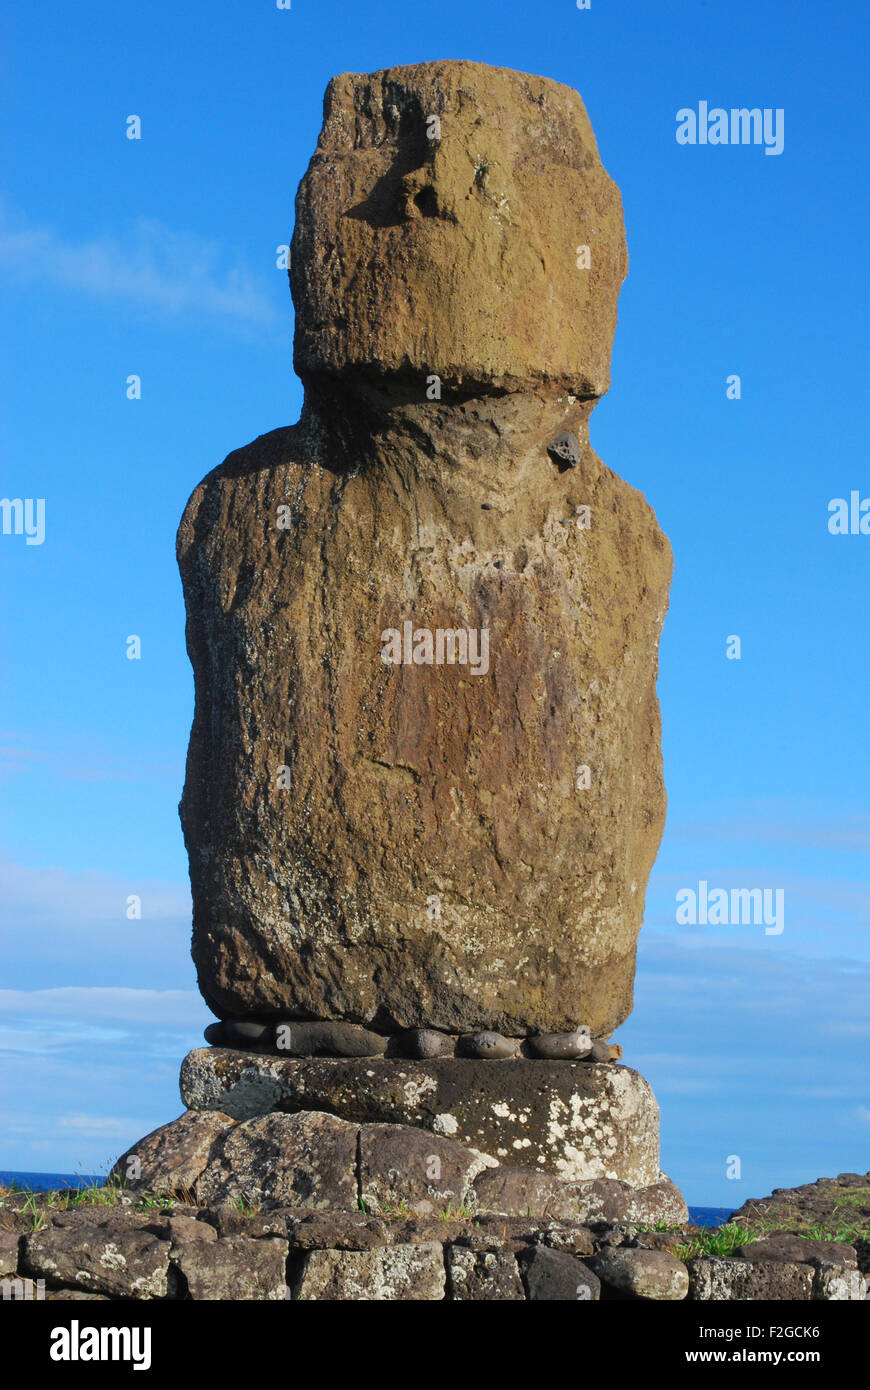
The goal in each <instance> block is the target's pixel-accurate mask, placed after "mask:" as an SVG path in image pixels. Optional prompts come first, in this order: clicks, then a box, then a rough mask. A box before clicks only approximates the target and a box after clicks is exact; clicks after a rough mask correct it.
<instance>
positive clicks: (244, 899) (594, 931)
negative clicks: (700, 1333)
mask: <svg viewBox="0 0 870 1390" xmlns="http://www.w3.org/2000/svg"><path fill="white" fill-rule="evenodd" d="M626 269H627V257H626V249H625V238H624V230H623V219H622V209H621V201H620V196H619V192H618V190H617V188H616V186H615V185H614V183H613V182H612V181H611V179H610V178H609V177H608V175H607V174H606V173H605V171H604V169H603V167H602V165H601V162H600V159H599V156H598V151H597V147H596V143H595V139H594V136H593V133H592V129H591V127H590V124H589V120H588V118H587V116H586V112H585V110H584V107H583V103H582V101H581V100H580V97H579V96H578V94H577V93H576V92H574V91H572V90H571V89H570V88H568V87H564V86H561V85H559V84H558V83H555V82H551V81H549V80H547V79H545V78H540V77H530V76H526V75H525V74H521V73H517V72H511V71H506V70H504V69H499V68H491V67H487V66H484V65H483V64H479V63H468V62H439V63H424V64H420V65H418V66H413V67H401V68H393V69H389V70H387V71H384V72H379V73H375V74H373V75H366V76H360V75H356V74H344V75H342V76H340V77H337V78H335V79H334V80H333V81H332V82H331V83H330V85H329V89H328V91H327V94H326V101H325V112H324V123H323V130H322V132H321V136H320V140H319V143H318V146H317V150H316V151H315V154H314V156H313V158H312V160H311V164H310V166H309V169H308V172H307V173H306V175H305V177H304V179H303V180H302V184H301V186H300V189H299V193H298V196H297V200H296V230H295V234H294V238H293V244H292V252H291V270H290V281H291V287H292V292H293V299H294V302H295V306H296V338H295V366H296V370H297V372H298V374H299V376H300V377H301V379H302V381H303V383H304V386H305V404H304V408H303V412H302V417H301V419H300V422H299V423H298V424H297V425H295V426H292V427H290V428H286V429H278V430H274V431H272V432H271V433H269V434H266V435H263V436H261V437H260V438H259V439H257V440H255V441H254V443H253V444H250V445H248V446H247V447H246V448H243V449H239V450H237V451H236V452H234V453H232V454H230V456H229V457H228V458H227V460H226V461H225V463H224V464H223V465H222V466H221V467H220V468H218V469H216V470H215V471H214V472H213V473H211V474H210V475H209V476H208V477H207V478H206V479H205V480H204V481H203V482H202V483H201V484H200V485H199V487H197V488H196V490H195V492H194V493H193V496H192V498H191V500H190V502H189V504H188V507H187V510H186V512H185V514H184V519H183V521H182V523H181V528H180V532H179V542H178V553H179V561H180V565H181V572H182V576H183V581H184V592H185V599H186V604H187V613H188V627H187V632H188V647H189V652H190V657H191V661H192V663H193V667H194V672H195V677H196V713H195V718H194V723H193V731H192V735H191V741H190V752H189V758H188V768H187V781H186V785H185V790H184V797H183V801H182V807H181V811H182V820H183V825H184V833H185V839H186V843H187V848H188V852H189V856H190V872H191V881H192V886H193V901H194V942H193V953H194V958H195V961H196V965H197V970H198V975H199V983H200V988H201V990H202V993H203V995H204V997H205V999H206V1000H207V1002H208V1004H209V1005H210V1007H211V1008H212V1009H213V1011H214V1012H215V1013H216V1014H217V1015H218V1017H219V1018H220V1019H221V1020H227V1021H228V1022H229V1024H230V1025H231V1026H232V1025H233V1024H235V1025H237V1026H238V1027H240V1028H241V1029H242V1034H239V1033H237V1034H236V1036H237V1037H238V1036H242V1035H243V1032H244V1027H245V1026H248V1027H249V1029H250V1030H251V1034H250V1035H251V1037H255V1036H256V1035H257V1029H258V1028H268V1027H270V1026H271V1025H272V1024H275V1023H277V1022H278V1021H282V1020H283V1021H285V1022H286V1021H290V1022H291V1023H293V1022H295V1021H307V1022H308V1023H310V1024H312V1025H314V1024H317V1025H318V1026H322V1025H327V1024H341V1025H342V1026H346V1025H357V1026H362V1027H363V1028H365V1029H367V1030H369V1031H370V1032H371V1033H374V1034H377V1035H379V1036H380V1037H381V1038H382V1039H385V1040H386V1041H385V1043H384V1045H385V1046H386V1045H387V1044H388V1043H389V1041H390V1039H391V1038H394V1037H396V1036H397V1035H400V1034H402V1033H403V1031H404V1030H409V1029H426V1030H435V1031H436V1032H441V1033H443V1034H445V1035H447V1036H448V1037H453V1036H456V1035H463V1034H468V1033H470V1032H474V1031H475V1030H490V1031H492V1032H495V1033H498V1034H499V1035H501V1037H502V1040H504V1039H507V1040H508V1042H509V1043H510V1042H511V1040H513V1043H512V1046H514V1047H518V1046H519V1041H518V1040H521V1039H526V1040H527V1041H526V1043H524V1044H523V1047H526V1046H527V1045H528V1044H531V1045H532V1046H533V1047H534V1038H535V1037H536V1036H539V1035H541V1034H544V1035H546V1034H554V1033H562V1032H565V1031H568V1032H570V1031H572V1030H576V1029H577V1028H578V1027H579V1026H580V1025H584V1026H586V1027H587V1028H588V1029H589V1038H590V1040H591V1039H599V1040H600V1039H606V1038H608V1037H609V1035H610V1033H611V1032H612V1030H613V1029H614V1028H615V1027H616V1026H617V1025H619V1024H620V1023H621V1022H622V1021H623V1020H624V1019H625V1018H626V1017H627V1015H628V1014H629V1012H630V1010H631V1006H632V990H633V977H634V970H635V947H636V940H637V935H638V931H639V929H640V925H641V920H642V915H643V906H644V894H645V889H646V883H647V877H648V874H649V871H650V868H651V865H652V863H653V859H654V857H655V854H656V852H657V849H658V845H659V840H660V837H661V833H662V827H663V821H664V810H665V797H664V788H663V783H662V769H661V750H660V722H659V710H658V703H657V699H656V689H655V685H656V673H657V659H658V641H659V635H660V632H661V626H662V621H663V618H664V613H665V609H666V605H667V594H668V585H669V581H670V574H671V554H670V549H669V546H668V543H667V541H666V539H665V537H664V536H663V534H662V532H661V531H660V530H659V527H658V525H657V523H656V519H655V516H654V515H653V512H652V510H651V509H650V507H649V506H648V504H647V502H646V501H645V499H644V498H643V497H642V496H641V494H640V493H638V492H636V491H635V490H634V489H633V488H631V487H630V486H629V485H628V484H627V483H625V482H623V481H622V479H620V478H619V477H617V476H616V475H615V474H614V473H612V472H611V471H610V469H609V468H607V467H606V466H605V464H604V463H602V462H601V460H600V459H599V458H598V457H597V455H596V454H595V453H594V452H593V450H592V448H591V446H590V443H589V417H590V415H591V412H592V410H593V407H594V405H595V402H596V401H597V400H598V398H599V397H600V396H602V395H603V394H604V392H605V391H606V390H607V387H608V384H609V359H610V350H611V344H612V339H613V334H614V329H615V325H616V306H617V297H618V294H619V289H620V285H621V284H622V281H623V279H624V276H625V273H626ZM351 1032H352V1030H351ZM312 1036H314V1035H313V1034H312ZM317 1036H319V1037H322V1036H323V1033H322V1027H321V1033H320V1034H318V1035H317ZM330 1036H332V1037H333V1038H334V1037H336V1036H339V1034H336V1033H335V1032H334V1031H333V1034H331V1035H330ZM341 1036H344V1035H341ZM348 1036H349V1034H348ZM498 1045H499V1046H501V1044H498ZM590 1045H591V1041H590ZM487 1046H489V1047H490V1048H493V1047H496V1044H495V1043H492V1042H490V1043H488V1044H487V1043H481V1044H480V1048H481V1049H482V1050H481V1051H480V1052H479V1055H481V1056H486V1055H490V1054H488V1053H487V1052H486V1047H487ZM563 1047H564V1045H563ZM327 1050H329V1049H328V1048H327ZM333 1050H337V1051H340V1050H341V1048H340V1047H338V1046H336V1047H335V1048H333ZM350 1050H351V1051H352V1050H353V1048H352V1047H351V1049H350ZM373 1050H375V1049H373ZM491 1055H494V1056H501V1055H506V1054H504V1053H503V1052H498V1051H497V1050H496V1051H495V1052H492V1053H491ZM545 1055H546V1054H545ZM554 1055H568V1056H571V1055H579V1054H578V1053H577V1051H576V1049H575V1051H574V1052H573V1053H572V1052H570V1051H568V1052H567V1053H566V1052H564V1050H563V1053H561V1054H559V1053H558V1052H557V1053H556V1054H554Z"/></svg>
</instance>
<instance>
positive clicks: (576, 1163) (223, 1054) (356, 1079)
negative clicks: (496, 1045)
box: [181, 1048, 661, 1187]
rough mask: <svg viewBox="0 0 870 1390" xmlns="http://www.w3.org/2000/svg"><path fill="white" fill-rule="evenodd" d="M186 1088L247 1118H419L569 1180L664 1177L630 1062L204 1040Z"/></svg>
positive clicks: (205, 1103)
mask: <svg viewBox="0 0 870 1390" xmlns="http://www.w3.org/2000/svg"><path fill="white" fill-rule="evenodd" d="M181 1093H182V1097H183V1099H184V1101H185V1104H187V1105H189V1106H191V1107H192V1108H194V1109H199V1110H209V1109H214V1110H220V1111H222V1112H223V1113H225V1114H227V1115H232V1116H235V1117H236V1118H237V1119H246V1118H248V1117H250V1116H252V1115H262V1114H265V1113H267V1112H269V1111H273V1110H287V1111H295V1110H302V1109H304V1110H322V1111H328V1112H329V1113H331V1114H334V1115H341V1116H343V1117H344V1118H345V1119H348V1120H354V1121H357V1122H360V1123H374V1122H383V1123H388V1124H410V1125H416V1126H419V1127H422V1128H424V1129H428V1130H432V1131H433V1132H434V1133H436V1134H442V1135H444V1136H445V1137H447V1138H450V1139H453V1140H455V1141H456V1142H457V1143H458V1144H462V1145H464V1146H465V1147H466V1148H470V1149H478V1150H480V1151H481V1152H482V1153H487V1154H490V1155H491V1156H492V1157H493V1158H496V1159H498V1160H499V1161H500V1162H509V1163H519V1164H522V1165H523V1166H524V1167H530V1168H535V1169H541V1170H542V1171H543V1172H549V1173H553V1174H555V1175H556V1176H557V1177H561V1178H564V1179H566V1180H568V1181H587V1180H592V1179H595V1178H612V1179H617V1180H619V1181H621V1182H625V1183H628V1184H629V1185H630V1186H632V1187H648V1186H650V1185H652V1184H655V1183H658V1182H659V1181H660V1178H661V1173H660V1168H659V1112H658V1106H657V1104H656V1100H655V1097H654V1096H653V1093H652V1091H651V1089H650V1087H649V1085H648V1083H647V1082H646V1081H645V1080H644V1078H643V1077H642V1076H640V1075H639V1073H638V1072H635V1071H632V1070H631V1068H629V1067H624V1066H612V1065H607V1066H602V1065H591V1064H589V1063H587V1062H547V1063H544V1062H536V1061H526V1060H524V1059H516V1060H512V1061H504V1062H499V1063H497V1064H493V1065H490V1064H489V1063H486V1062H478V1061H472V1060H464V1059H462V1058H456V1057H445V1058H433V1059H431V1060H429V1061H425V1062H417V1061H407V1062H404V1061H397V1060H395V1059H389V1058H388V1059H384V1058H380V1057H372V1058H369V1059H366V1060H361V1059H360V1060H353V1059H339V1058H328V1059H327V1058H323V1059H318V1058H314V1059H310V1060H293V1059H291V1058H286V1059H285V1058H278V1057H268V1056H258V1055H254V1054H250V1053H244V1052H233V1051H229V1050H223V1049H216V1048H197V1049H196V1050H195V1051H193V1052H191V1053H189V1054H188V1056H187V1057H186V1058H185V1060H184V1063H183V1065H182V1069H181Z"/></svg>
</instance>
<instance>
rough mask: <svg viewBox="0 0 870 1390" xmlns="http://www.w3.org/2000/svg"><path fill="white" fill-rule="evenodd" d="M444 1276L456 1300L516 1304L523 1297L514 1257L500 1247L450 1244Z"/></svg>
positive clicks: (521, 1283)
mask: <svg viewBox="0 0 870 1390" xmlns="http://www.w3.org/2000/svg"><path fill="white" fill-rule="evenodd" d="M447 1275H448V1278H449V1281H450V1294H451V1297H452V1298H453V1300H454V1301H455V1302H457V1303H480V1302H488V1303H495V1302H499V1303H519V1302H522V1300H523V1299H524V1298H525V1296H526V1294H525V1289H524V1288H523V1281H522V1279H521V1278H520V1272H519V1269H518V1267H517V1261H516V1256H515V1255H511V1254H507V1253H506V1252H504V1251H501V1250H498V1251H492V1250H466V1249H463V1248H462V1246H459V1245H452V1246H450V1248H449V1249H448V1251H447Z"/></svg>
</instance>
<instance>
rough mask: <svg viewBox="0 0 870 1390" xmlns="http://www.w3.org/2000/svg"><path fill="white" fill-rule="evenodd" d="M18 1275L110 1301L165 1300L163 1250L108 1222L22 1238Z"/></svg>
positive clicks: (153, 1239)
mask: <svg viewBox="0 0 870 1390" xmlns="http://www.w3.org/2000/svg"><path fill="white" fill-rule="evenodd" d="M21 1269H22V1273H24V1274H26V1275H28V1276H30V1277H31V1278H33V1279H45V1280H46V1281H47V1282H49V1283H52V1284H68V1285H71V1286H72V1287H73V1288H77V1289H81V1290H83V1291H84V1292H85V1293H92V1294H93V1293H96V1294H105V1295H108V1296H109V1297H115V1298H125V1297H127V1298H165V1297H166V1293H167V1274H168V1270H169V1245H168V1243H167V1242H166V1241H165V1240H160V1239H159V1238H158V1237H157V1236H155V1235H153V1234H151V1233H150V1232H149V1231H146V1230H141V1229H140V1230H135V1229H132V1230H131V1229H129V1227H128V1226H127V1224H126V1223H124V1222H120V1221H118V1220H117V1219H115V1218H113V1217H109V1218H107V1219H106V1220H103V1221H99V1222H96V1223H94V1222H89V1223H84V1222H76V1223H74V1224H70V1225H68V1226H59V1225H52V1226H49V1227H46V1228H45V1229H44V1230H41V1231H37V1232H36V1233H34V1234H32V1235H29V1236H25V1238H24V1245H23V1249H22V1255H21Z"/></svg>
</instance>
